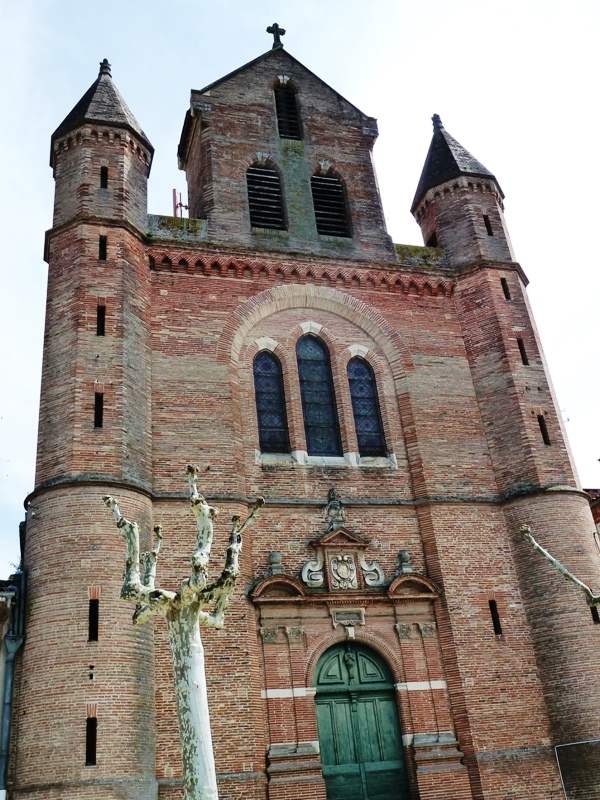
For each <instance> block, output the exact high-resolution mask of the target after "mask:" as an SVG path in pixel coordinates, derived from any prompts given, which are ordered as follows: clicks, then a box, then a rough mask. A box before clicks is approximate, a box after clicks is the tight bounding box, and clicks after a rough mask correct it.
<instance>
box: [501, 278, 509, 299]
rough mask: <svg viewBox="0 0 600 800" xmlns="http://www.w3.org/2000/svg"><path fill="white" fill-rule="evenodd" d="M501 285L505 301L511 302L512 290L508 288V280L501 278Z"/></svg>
mask: <svg viewBox="0 0 600 800" xmlns="http://www.w3.org/2000/svg"><path fill="white" fill-rule="evenodd" d="M500 283H501V284H502V291H503V292H504V299H505V300H510V299H511V296H510V288H509V286H508V281H507V280H506V278H500Z"/></svg>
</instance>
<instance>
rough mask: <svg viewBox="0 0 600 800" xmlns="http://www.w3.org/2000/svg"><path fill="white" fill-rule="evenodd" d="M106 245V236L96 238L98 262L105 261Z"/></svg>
mask: <svg viewBox="0 0 600 800" xmlns="http://www.w3.org/2000/svg"><path fill="white" fill-rule="evenodd" d="M107 243H108V239H107V237H106V236H100V237H99V238H98V260H99V261H106V246H107Z"/></svg>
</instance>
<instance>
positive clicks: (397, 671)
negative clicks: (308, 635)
mask: <svg viewBox="0 0 600 800" xmlns="http://www.w3.org/2000/svg"><path fill="white" fill-rule="evenodd" d="M346 641H348V638H347V635H346V632H345V630H343V629H339V628H338V629H336V630H335V631H327V632H326V633H323V634H322V635H321V636H320V637H319V639H317V641H316V642H315V643H314V645H313V647H312V649H311V650H310V652H308V653H307V659H306V678H305V685H306V686H314V685H315V679H314V674H315V670H316V668H317V663H318V661H319V658H320V657H321V656H322V655H323V653H324V652H325V651H326V650H329V648H330V647H333V646H334V645H336V644H341V643H342V642H346ZM354 641H356V642H357V643H358V644H364V645H366V646H367V647H370V648H371V649H372V650H374V651H375V652H376V653H378V654H379V655H380V656H381V657H382V658H383V659H384V660H385V661H386V662H387V664H388V666H389V667H390V670H391V672H392V675H393V678H394V682H395V683H402V682H403V681H405V680H406V675H405V671H404V667H403V664H402V661H401V657H400V651H399V650H398V649H396V648H392V647H390V646H389V644H388V643H387V642H386V640H385V639H384V638H383V636H381V635H379V634H378V633H372V632H370V631H368V630H364V629H362V628H355V632H354Z"/></svg>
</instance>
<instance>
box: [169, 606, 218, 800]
mask: <svg viewBox="0 0 600 800" xmlns="http://www.w3.org/2000/svg"><path fill="white" fill-rule="evenodd" d="M199 612H200V604H199V603H193V604H192V605H189V606H184V607H183V608H180V609H178V610H177V611H176V612H175V613H174V614H173V615H172V616H171V615H169V618H168V626H169V641H170V644H171V654H172V657H173V668H174V672H175V697H176V702H177V716H178V719H179V733H180V736H181V745H182V753H181V755H182V761H183V783H184V788H185V792H184V800H218V796H219V795H218V792H217V776H216V772H215V759H214V756H213V747H212V737H211V733H210V717H209V710H208V693H207V690H206V673H205V669H204V647H203V646H202V639H201V638H200V625H199Z"/></svg>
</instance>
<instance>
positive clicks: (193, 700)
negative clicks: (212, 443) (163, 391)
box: [103, 465, 264, 800]
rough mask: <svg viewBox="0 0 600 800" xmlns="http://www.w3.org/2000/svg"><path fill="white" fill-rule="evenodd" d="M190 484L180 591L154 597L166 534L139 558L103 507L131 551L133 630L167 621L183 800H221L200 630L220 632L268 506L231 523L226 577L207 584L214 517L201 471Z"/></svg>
mask: <svg viewBox="0 0 600 800" xmlns="http://www.w3.org/2000/svg"><path fill="white" fill-rule="evenodd" d="M186 476H187V481H188V484H189V491H190V505H191V510H192V513H193V515H194V517H195V518H196V528H197V536H196V548H195V550H194V552H193V554H192V558H191V565H192V569H191V574H190V577H189V578H186V579H185V580H183V581H182V582H181V585H180V587H179V590H178V591H175V592H173V591H168V590H167V589H157V588H156V587H155V581H156V564H157V560H158V554H159V551H160V545H161V542H162V538H163V535H162V529H161V527H160V526H159V525H157V526H156V527H155V528H154V533H155V535H156V544H155V545H154V547H153V548H152V550H151V551H150V552H148V553H142V554H141V555H140V531H139V526H138V524H137V522H131V521H130V520H128V519H126V518H125V517H124V516H123V514H122V513H121V510H120V508H119V506H118V503H117V501H116V500H115V499H114V498H113V497H110V496H109V495H107V496H106V497H104V498H103V500H104V503H105V504H106V505H107V506H108V508H110V510H111V511H112V514H113V517H114V519H115V522H116V523H117V527H118V528H119V531H120V532H121V535H122V536H123V538H124V540H125V544H126V560H125V575H124V579H123V586H122V588H121V597H122V599H123V600H128V601H130V602H133V603H135V611H134V614H133V622H134V624H136V625H139V624H142V623H144V622H147V621H148V620H149V619H150V618H151V617H155V616H161V617H164V618H165V619H166V621H167V627H168V631H169V643H170V646H171V656H172V659H173V670H174V676H175V698H176V704H177V716H178V720H179V734H180V738H181V755H182V762H183V783H184V798H185V800H218V791H217V777H216V771H215V760H214V754H213V746H212V736H211V730H210V718H209V710H208V694H207V688H206V672H205V667H204V649H203V646H202V639H201V637H200V626H201V625H203V626H205V627H211V628H222V627H223V625H224V621H225V610H226V608H227V606H228V605H229V602H230V600H231V598H232V595H233V591H234V586H235V581H236V578H237V577H238V575H239V558H240V552H241V549H242V533H243V531H244V530H245V528H246V527H247V526H248V525H249V524H250V522H251V521H252V520H253V519H254V517H255V516H256V513H257V511H258V509H259V508H260V506H262V505H263V504H264V500H263V498H262V497H259V498H258V499H257V500H256V502H255V503H254V505H253V506H252V508H251V510H250V513H249V515H248V517H247V518H246V520H245V522H243V523H242V522H241V518H240V517H239V516H237V515H236V516H234V517H232V520H231V534H230V536H229V546H228V547H227V554H226V556H225V566H224V568H223V571H222V572H221V575H220V576H219V577H218V578H217V580H215V581H214V582H213V583H209V579H208V566H209V561H210V551H211V547H212V542H213V525H214V520H215V517H216V516H217V513H218V512H217V509H216V508H213V506H209V505H208V503H207V502H206V499H205V498H204V497H203V496H202V495H201V494H199V492H198V486H197V480H198V468H197V467H194V466H191V465H188V467H187V472H186Z"/></svg>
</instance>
